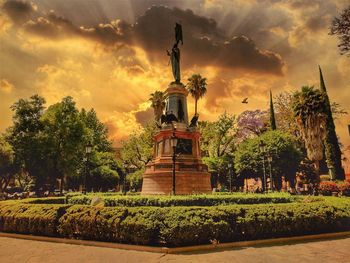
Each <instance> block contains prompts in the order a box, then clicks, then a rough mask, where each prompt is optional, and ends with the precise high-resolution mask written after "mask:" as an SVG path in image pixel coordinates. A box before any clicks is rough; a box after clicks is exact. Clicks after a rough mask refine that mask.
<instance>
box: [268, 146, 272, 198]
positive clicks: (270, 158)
mask: <svg viewBox="0 0 350 263" xmlns="http://www.w3.org/2000/svg"><path fill="white" fill-rule="evenodd" d="M267 161H268V163H269V170H270V188H271V191H273V180H272V167H271V164H272V154H271V153H269V154H268V155H267Z"/></svg>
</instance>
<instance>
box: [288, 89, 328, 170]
mask: <svg viewBox="0 0 350 263" xmlns="http://www.w3.org/2000/svg"><path fill="white" fill-rule="evenodd" d="M325 103H326V99H325V95H324V93H323V92H322V91H321V90H318V89H314V87H309V86H304V87H302V89H301V91H297V92H295V93H294V96H293V111H294V116H295V117H296V123H297V125H298V127H299V129H300V132H301V136H302V138H303V140H304V142H305V148H306V152H307V157H308V159H309V160H310V161H312V162H314V164H315V168H316V171H317V172H319V162H320V160H322V158H323V140H324V139H325V136H326V129H325V128H326V119H327V115H326V111H325Z"/></svg>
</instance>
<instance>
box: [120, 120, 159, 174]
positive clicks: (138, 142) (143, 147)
mask: <svg viewBox="0 0 350 263" xmlns="http://www.w3.org/2000/svg"><path fill="white" fill-rule="evenodd" d="M155 133H156V126H155V125H154V124H148V125H146V127H145V128H144V129H143V130H142V131H139V132H135V133H134V134H131V135H130V136H129V138H128V139H127V140H125V141H123V142H122V149H121V158H122V160H123V162H124V163H125V165H126V166H127V167H129V168H136V169H137V170H141V169H144V168H145V166H146V165H147V164H148V162H149V161H150V160H152V157H153V137H154V135H155Z"/></svg>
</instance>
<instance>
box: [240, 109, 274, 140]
mask: <svg viewBox="0 0 350 263" xmlns="http://www.w3.org/2000/svg"><path fill="white" fill-rule="evenodd" d="M266 118H267V112H266V111H261V110H254V111H251V110H246V111H244V112H242V113H241V114H240V115H239V116H238V118H237V138H238V139H239V140H240V141H244V140H245V139H247V138H251V137H255V136H259V135H260V134H262V133H263V132H265V131H266V126H267V123H266Z"/></svg>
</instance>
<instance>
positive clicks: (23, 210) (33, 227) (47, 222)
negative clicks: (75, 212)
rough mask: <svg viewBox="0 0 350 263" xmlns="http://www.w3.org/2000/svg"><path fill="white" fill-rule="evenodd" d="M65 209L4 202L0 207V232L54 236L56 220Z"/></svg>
mask: <svg viewBox="0 0 350 263" xmlns="http://www.w3.org/2000/svg"><path fill="white" fill-rule="evenodd" d="M67 207H68V206H62V205H45V204H35V205H34V204H25V203H21V202H18V203H15V202H4V203H2V204H1V205H0V231H3V232H15V233H22V234H35V235H44V236H55V235H57V226H58V219H59V217H60V216H61V215H62V214H64V212H65V209H66V208H67Z"/></svg>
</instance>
